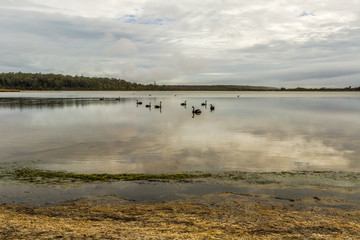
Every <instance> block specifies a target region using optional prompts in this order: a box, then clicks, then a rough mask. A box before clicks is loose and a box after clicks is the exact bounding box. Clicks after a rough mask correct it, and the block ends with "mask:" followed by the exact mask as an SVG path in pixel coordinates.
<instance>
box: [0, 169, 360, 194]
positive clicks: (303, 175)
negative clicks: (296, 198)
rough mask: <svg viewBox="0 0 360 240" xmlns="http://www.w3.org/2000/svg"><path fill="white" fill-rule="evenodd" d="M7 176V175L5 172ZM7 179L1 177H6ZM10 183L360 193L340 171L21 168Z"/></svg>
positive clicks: (353, 177)
mask: <svg viewBox="0 0 360 240" xmlns="http://www.w3.org/2000/svg"><path fill="white" fill-rule="evenodd" d="M3 172H4V171H3ZM4 176H5V175H4V174H3V176H1V174H0V179H1V177H4ZM6 176H7V177H8V178H10V179H14V180H19V181H25V182H31V183H36V184H42V183H55V184H61V183H69V182H85V183H90V182H108V181H159V182H168V181H185V182H191V181H195V180H196V181H205V180H206V181H215V182H217V181H221V182H223V181H230V182H231V183H240V184H256V185H267V184H276V185H284V186H315V187H325V188H328V187H334V188H343V189H353V190H360V172H342V171H340V172H337V171H283V172H240V171H232V172H223V173H202V172H195V173H174V174H165V173H162V174H137V173H121V174H109V173H101V174H84V173H70V172H59V171H47V170H39V169H31V168H18V169H15V170H12V171H11V170H8V171H6Z"/></svg>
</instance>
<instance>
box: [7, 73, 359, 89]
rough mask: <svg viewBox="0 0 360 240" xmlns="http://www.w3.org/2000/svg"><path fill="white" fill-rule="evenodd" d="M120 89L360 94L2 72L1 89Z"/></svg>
mask: <svg viewBox="0 0 360 240" xmlns="http://www.w3.org/2000/svg"><path fill="white" fill-rule="evenodd" d="M7 89H14V90H103V91H104V90H105V91H106V90H118V91H145V90H148V91H360V87H351V86H349V87H346V88H300V87H298V88H276V87H263V86H241V85H157V84H156V83H155V82H154V84H147V85H146V84H138V83H131V82H128V81H125V80H123V79H117V78H105V77H84V76H77V75H76V76H70V75H62V74H53V73H49V74H43V73H23V72H17V73H13V72H10V73H1V74H0V90H4V91H6V90H7Z"/></svg>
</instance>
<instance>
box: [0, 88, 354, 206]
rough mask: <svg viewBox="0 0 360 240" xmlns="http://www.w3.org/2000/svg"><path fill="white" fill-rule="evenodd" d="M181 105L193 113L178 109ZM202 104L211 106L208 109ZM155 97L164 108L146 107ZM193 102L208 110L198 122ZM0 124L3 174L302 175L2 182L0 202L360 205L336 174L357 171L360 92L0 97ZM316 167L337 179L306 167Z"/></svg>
mask: <svg viewBox="0 0 360 240" xmlns="http://www.w3.org/2000/svg"><path fill="white" fill-rule="evenodd" d="M175 95H176V96H175ZM238 95H239V97H237V96H238ZM102 97H104V98H105V99H104V100H100V98H102ZM117 97H121V98H120V101H118V100H116V98H117ZM136 100H140V101H142V102H143V104H142V105H137V104H136ZM185 100H187V103H188V105H187V107H186V108H185V107H183V106H180V103H181V102H183V101H185ZM205 100H208V104H210V103H211V104H214V105H215V110H214V111H212V112H211V111H210V109H209V105H208V106H207V107H203V106H201V103H202V102H204V101H205ZM160 101H162V105H163V106H162V108H161V110H159V109H155V108H151V109H147V108H145V104H147V103H149V102H151V103H152V105H154V104H158V103H159V102H160ZM191 106H195V107H197V108H200V109H201V110H202V113H201V114H200V115H195V116H193V114H192V112H191ZM0 119H1V124H0V136H1V137H0V163H1V166H0V171H3V172H4V171H7V170H9V169H10V170H11V169H16V168H18V167H22V166H25V167H30V168H39V169H45V170H55V171H68V172H79V173H103V172H106V173H131V172H132V173H159V172H162V173H167V172H194V171H202V172H220V173H222V172H226V171H244V172H246V171H260V172H268V171H276V172H279V171H298V170H306V171H307V172H306V174H302V172H298V173H297V174H296V177H294V176H293V174H277V173H274V174H271V173H270V174H267V173H262V174H260V175H259V176H257V175H256V174H255V175H254V176H255V177H254V180H252V179H246V181H241V180H236V181H230V183H229V182H228V181H218V180H216V181H215V182H211V181H210V182H193V183H180V182H169V183H166V182H165V183H164V182H156V183H154V182H146V181H145V182H141V181H140V182H111V183H90V184H79V185H76V184H75V185H34V184H28V183H22V182H16V181H12V180H7V178H4V179H2V180H1V179H0V202H1V203H20V204H27V205H44V204H57V203H61V202H64V201H72V200H76V199H79V198H87V197H92V196H95V197H101V196H109V195H110V196H116V197H120V198H130V199H134V200H138V201H147V202H159V201H167V200H173V199H179V198H183V197H185V196H201V195H204V194H218V193H222V192H233V193H235V194H237V193H241V194H266V195H269V196H275V197H279V198H311V197H314V196H316V197H321V198H330V199H336V200H339V199H340V202H341V203H342V204H344V207H347V206H350V205H353V204H355V206H359V199H360V198H359V191H358V190H359V182H358V176H357V175H356V174H347V173H343V172H338V171H351V172H360V157H359V156H360V154H359V153H360V152H359V151H360V150H359V146H360V125H359V120H360V96H359V94H358V93H323V92H321V93H310V92H306V93H303V92H75V91H74V92H20V93H0ZM317 170H331V171H334V172H327V173H320V174H317V173H316V172H311V171H317ZM344 176H345V177H344ZM0 177H1V174H0ZM253 182H254V183H256V184H255V185H254V184H253ZM261 182H264V184H261ZM267 183H271V184H267ZM284 186H286V187H284ZM309 186H310V187H309ZM319 188H321V189H322V190H321V189H319ZM331 189H333V190H331ZM334 189H338V190H334ZM281 201H282V200H281ZM284 201H287V200H284ZM316 204H318V203H316ZM321 204H326V202H324V201H323V200H321ZM340 207H341V206H340Z"/></svg>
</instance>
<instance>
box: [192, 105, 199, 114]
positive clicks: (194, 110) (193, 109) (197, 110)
mask: <svg viewBox="0 0 360 240" xmlns="http://www.w3.org/2000/svg"><path fill="white" fill-rule="evenodd" d="M192 113H195V114H200V113H201V110H200V109H195V108H194V106H192Z"/></svg>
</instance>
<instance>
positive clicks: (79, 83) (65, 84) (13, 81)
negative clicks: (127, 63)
mask: <svg viewBox="0 0 360 240" xmlns="http://www.w3.org/2000/svg"><path fill="white" fill-rule="evenodd" d="M0 88H3V89H21V90H122V91H126V90H146V88H147V86H145V85H142V84H137V83H131V82H128V81H125V80H123V79H116V78H103V77H84V76H70V75H62V74H52V73H49V74H43V73H22V72H18V73H13V72H10V73H1V74H0Z"/></svg>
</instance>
